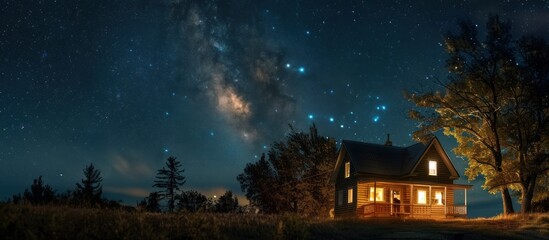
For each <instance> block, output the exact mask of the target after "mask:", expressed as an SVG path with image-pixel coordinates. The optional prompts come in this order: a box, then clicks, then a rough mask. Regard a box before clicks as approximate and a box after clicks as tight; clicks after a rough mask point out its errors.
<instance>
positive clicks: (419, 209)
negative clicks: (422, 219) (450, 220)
mask: <svg viewBox="0 0 549 240" xmlns="http://www.w3.org/2000/svg"><path fill="white" fill-rule="evenodd" d="M444 207H445V208H446V211H445V212H444ZM434 209H437V210H438V211H433V210H434ZM444 213H445V215H446V216H467V206H465V205H461V206H460V205H447V206H436V205H424V204H390V203H367V204H365V205H363V206H362V214H363V215H365V216H370V215H374V216H377V215H394V216H399V215H400V216H402V215H404V216H407V215H411V216H413V215H418V216H421V215H435V214H436V215H442V214H444Z"/></svg>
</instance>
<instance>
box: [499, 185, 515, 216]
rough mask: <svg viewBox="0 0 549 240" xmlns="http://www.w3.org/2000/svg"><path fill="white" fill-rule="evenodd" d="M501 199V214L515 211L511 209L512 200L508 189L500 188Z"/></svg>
mask: <svg viewBox="0 0 549 240" xmlns="http://www.w3.org/2000/svg"><path fill="white" fill-rule="evenodd" d="M501 200H502V201H503V215H504V216H505V215H507V214H512V213H515V210H514V209H513V200H512V199H511V194H509V189H508V188H507V187H503V188H502V189H501Z"/></svg>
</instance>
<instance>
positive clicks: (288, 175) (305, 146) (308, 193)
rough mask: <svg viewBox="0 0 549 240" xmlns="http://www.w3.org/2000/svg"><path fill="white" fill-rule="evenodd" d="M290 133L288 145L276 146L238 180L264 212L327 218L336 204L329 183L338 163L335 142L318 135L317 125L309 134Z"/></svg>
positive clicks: (249, 165)
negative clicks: (333, 204) (333, 203)
mask: <svg viewBox="0 0 549 240" xmlns="http://www.w3.org/2000/svg"><path fill="white" fill-rule="evenodd" d="M290 129H291V132H290V133H289V134H288V135H287V137H286V139H285V141H280V142H275V143H274V144H273V145H272V146H271V149H270V150H269V152H268V155H267V157H266V156H265V155H262V156H261V159H260V160H259V161H257V162H254V163H248V164H247V165H246V167H245V168H244V172H243V173H242V174H240V175H238V177H237V179H238V181H239V182H240V185H241V187H242V190H243V191H244V192H245V193H246V197H247V198H248V199H249V200H250V203H251V204H252V205H254V206H256V207H258V208H260V209H261V210H262V211H263V212H266V213H284V212H293V213H297V214H300V215H306V216H327V215H328V212H329V209H330V208H331V206H332V201H333V199H332V196H333V191H334V189H333V186H331V185H330V184H329V181H328V179H329V176H330V173H331V172H332V170H333V166H334V164H335V161H336V154H337V149H336V144H335V140H334V139H332V138H328V137H323V136H320V135H318V132H317V128H316V126H315V125H312V126H311V127H310V129H309V132H308V133H305V132H296V131H295V130H294V129H293V127H292V126H290Z"/></svg>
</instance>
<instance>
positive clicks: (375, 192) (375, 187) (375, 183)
mask: <svg viewBox="0 0 549 240" xmlns="http://www.w3.org/2000/svg"><path fill="white" fill-rule="evenodd" d="M376 198H377V181H375V180H374V217H375V216H376V215H377V214H376V212H377V209H376Z"/></svg>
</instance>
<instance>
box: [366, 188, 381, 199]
mask: <svg viewBox="0 0 549 240" xmlns="http://www.w3.org/2000/svg"><path fill="white" fill-rule="evenodd" d="M377 193H379V194H380V195H379V196H380V198H377V197H378V195H377ZM374 196H375V200H376V202H383V201H385V189H384V188H382V187H376V188H375V192H374V187H370V196H369V197H368V199H369V200H370V202H373V201H374Z"/></svg>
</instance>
